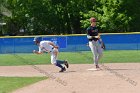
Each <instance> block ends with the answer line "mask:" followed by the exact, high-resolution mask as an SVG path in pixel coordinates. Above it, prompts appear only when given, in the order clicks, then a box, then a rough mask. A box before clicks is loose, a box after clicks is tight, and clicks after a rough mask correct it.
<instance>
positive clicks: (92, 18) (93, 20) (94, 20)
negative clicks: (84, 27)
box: [89, 17, 97, 22]
mask: <svg viewBox="0 0 140 93" xmlns="http://www.w3.org/2000/svg"><path fill="white" fill-rule="evenodd" d="M89 20H90V22H97V20H96V18H94V17H91V18H90V19H89Z"/></svg>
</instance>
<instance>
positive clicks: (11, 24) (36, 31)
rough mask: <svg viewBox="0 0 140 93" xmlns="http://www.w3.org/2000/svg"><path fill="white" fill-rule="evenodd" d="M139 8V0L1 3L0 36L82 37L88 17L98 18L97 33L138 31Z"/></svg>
mask: <svg viewBox="0 0 140 93" xmlns="http://www.w3.org/2000/svg"><path fill="white" fill-rule="evenodd" d="M139 5H140V1H139V0H88V1H87V0H1V1H0V8H1V9H0V23H1V24H0V35H5V34H9V35H46V34H47V35H49V34H82V33H86V28H87V27H88V26H89V25H90V23H89V18H90V17H95V18H97V20H98V21H99V22H98V23H97V26H98V27H99V30H100V32H135V31H137V32H138V31H139V30H140V27H139V24H140V19H139V16H140V6H139ZM4 22H5V23H6V25H3V24H2V23H4Z"/></svg>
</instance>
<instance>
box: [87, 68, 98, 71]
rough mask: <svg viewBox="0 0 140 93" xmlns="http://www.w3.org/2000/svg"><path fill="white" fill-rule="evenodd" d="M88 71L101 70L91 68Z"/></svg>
mask: <svg viewBox="0 0 140 93" xmlns="http://www.w3.org/2000/svg"><path fill="white" fill-rule="evenodd" d="M87 70H88V71H97V70H99V69H96V68H90V69H87Z"/></svg>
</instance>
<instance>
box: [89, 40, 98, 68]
mask: <svg viewBox="0 0 140 93" xmlns="http://www.w3.org/2000/svg"><path fill="white" fill-rule="evenodd" d="M89 47H90V49H91V52H92V54H93V60H94V64H95V65H96V67H97V66H98V53H97V47H96V42H95V41H92V42H91V41H90V42H89Z"/></svg>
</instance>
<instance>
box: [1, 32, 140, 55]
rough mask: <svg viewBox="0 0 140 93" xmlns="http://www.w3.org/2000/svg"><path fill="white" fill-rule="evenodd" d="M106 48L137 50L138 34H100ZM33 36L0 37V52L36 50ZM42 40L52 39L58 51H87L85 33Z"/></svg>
mask: <svg viewBox="0 0 140 93" xmlns="http://www.w3.org/2000/svg"><path fill="white" fill-rule="evenodd" d="M101 37H102V40H103V41H104V43H105V45H106V50H139V49H140V34H102V35H101ZM33 38H34V37H27V36H26V37H0V53H1V54H4V53H31V52H32V51H33V50H35V49H36V50H38V47H37V46H36V45H35V44H34V42H33ZM42 40H50V41H53V42H54V43H55V44H56V45H58V46H59V51H63V52H73V51H75V52H76V51H89V50H90V48H89V47H88V46H87V43H88V40H87V37H86V35H71V36H42Z"/></svg>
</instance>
